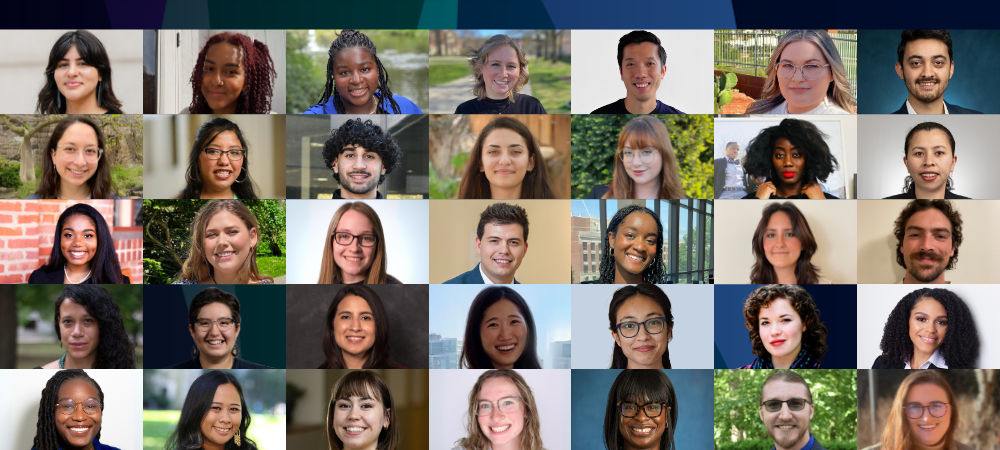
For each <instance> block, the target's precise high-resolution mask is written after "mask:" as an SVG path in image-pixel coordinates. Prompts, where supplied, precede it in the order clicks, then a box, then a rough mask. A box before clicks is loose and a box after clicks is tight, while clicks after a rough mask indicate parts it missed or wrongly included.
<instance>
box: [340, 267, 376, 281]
mask: <svg viewBox="0 0 1000 450" xmlns="http://www.w3.org/2000/svg"><path fill="white" fill-rule="evenodd" d="M369 270H370V269H369ZM367 279H368V274H364V275H351V274H346V273H343V272H341V274H340V281H341V283H344V284H354V283H364V282H365V281H366V280H367Z"/></svg>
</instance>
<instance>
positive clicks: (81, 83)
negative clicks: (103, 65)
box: [52, 45, 102, 102]
mask: <svg viewBox="0 0 1000 450" xmlns="http://www.w3.org/2000/svg"><path fill="white" fill-rule="evenodd" d="M52 77H53V78H54V79H55V81H56V88H57V89H59V93H61V94H62V95H63V96H64V97H66V100H67V101H72V102H76V101H80V100H83V99H85V98H87V97H90V96H94V98H95V99H96V98H97V97H96V95H97V94H96V91H97V83H98V82H99V81H102V77H101V74H100V73H99V72H98V70H97V68H96V67H94V66H92V65H90V64H88V63H87V62H86V61H84V60H83V58H82V57H81V56H80V52H79V51H77V48H76V46H75V45H74V46H71V47H70V48H69V50H67V51H66V54H65V55H63V57H62V59H60V60H59V62H58V63H56V70H55V72H53V73H52Z"/></svg>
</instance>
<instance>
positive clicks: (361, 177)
mask: <svg viewBox="0 0 1000 450" xmlns="http://www.w3.org/2000/svg"><path fill="white" fill-rule="evenodd" d="M347 177H348V178H350V179H351V181H355V182H358V183H364V182H365V181H367V180H368V179H369V178H371V174H370V173H367V172H351V173H349V174H347Z"/></svg>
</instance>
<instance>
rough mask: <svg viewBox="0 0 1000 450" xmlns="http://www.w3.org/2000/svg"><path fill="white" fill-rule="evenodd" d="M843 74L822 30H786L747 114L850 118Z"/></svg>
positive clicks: (848, 90) (848, 92) (851, 100)
mask: <svg viewBox="0 0 1000 450" xmlns="http://www.w3.org/2000/svg"><path fill="white" fill-rule="evenodd" d="M856 108H857V102H856V101H855V100H854V96H853V95H851V85H850V84H849V83H848V82H847V72H846V71H845V70H844V63H843V62H842V61H841V60H840V53H839V52H838V51H837V46H836V45H835V44H834V42H833V39H831V38H830V35H829V34H827V33H826V31H823V30H789V31H788V32H787V33H785V35H784V36H782V37H781V40H780V41H778V46H777V47H776V48H775V49H774V53H772V54H771V60H770V62H768V64H767V81H765V82H764V90H763V94H762V96H761V98H760V99H759V100H757V101H755V102H753V103H751V104H750V106H749V107H747V110H746V113H747V114H853V113H854V110H855V109H856Z"/></svg>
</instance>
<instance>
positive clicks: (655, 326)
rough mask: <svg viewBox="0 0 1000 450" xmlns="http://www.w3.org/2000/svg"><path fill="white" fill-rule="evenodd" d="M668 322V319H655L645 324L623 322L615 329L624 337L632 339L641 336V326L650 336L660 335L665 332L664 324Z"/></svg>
mask: <svg viewBox="0 0 1000 450" xmlns="http://www.w3.org/2000/svg"><path fill="white" fill-rule="evenodd" d="M666 322H667V318H666V317H653V318H652V319H648V320H646V321H644V322H622V323H620V324H618V325H615V327H616V328H618V334H620V335H622V337H627V338H631V337H635V336H636V335H637V334H639V327H640V326H643V327H645V328H646V332H647V333H649V334H660V333H662V332H663V324H665V323H666Z"/></svg>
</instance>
